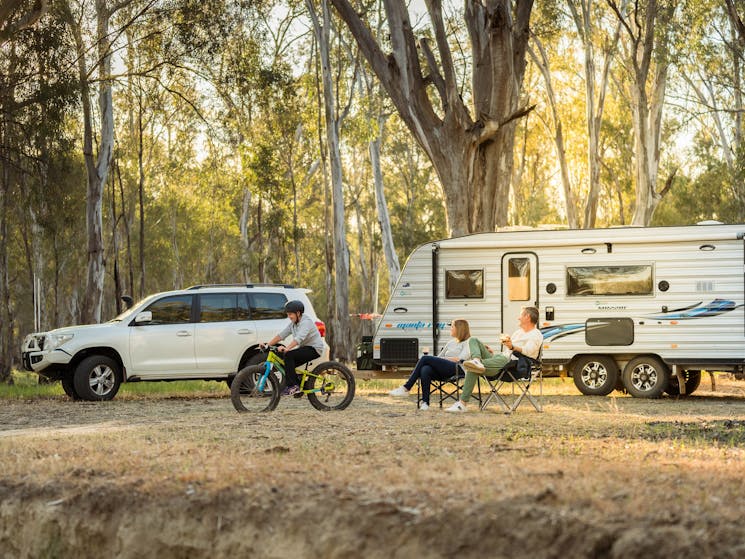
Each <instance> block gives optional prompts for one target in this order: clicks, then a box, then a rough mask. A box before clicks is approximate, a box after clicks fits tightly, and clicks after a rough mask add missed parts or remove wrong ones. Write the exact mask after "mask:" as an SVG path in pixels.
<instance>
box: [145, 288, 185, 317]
mask: <svg viewBox="0 0 745 559" xmlns="http://www.w3.org/2000/svg"><path fill="white" fill-rule="evenodd" d="M193 299H194V297H193V296H192V295H173V296H171V297H164V298H163V299H158V300H157V301H155V302H154V303H153V304H152V305H150V306H149V307H148V308H146V309H145V310H146V311H150V312H151V313H153V320H152V321H151V322H150V324H186V323H189V322H191V303H192V300H193Z"/></svg>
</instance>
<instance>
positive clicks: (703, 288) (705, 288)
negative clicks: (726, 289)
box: [696, 280, 714, 293]
mask: <svg viewBox="0 0 745 559" xmlns="http://www.w3.org/2000/svg"><path fill="white" fill-rule="evenodd" d="M696 291H698V292H700V293H711V292H712V291H714V282H713V281H711V280H707V281H697V282H696Z"/></svg>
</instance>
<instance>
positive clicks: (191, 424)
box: [0, 379, 745, 559]
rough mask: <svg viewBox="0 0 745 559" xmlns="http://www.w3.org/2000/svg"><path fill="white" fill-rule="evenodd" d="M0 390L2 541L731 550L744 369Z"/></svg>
mask: <svg viewBox="0 0 745 559" xmlns="http://www.w3.org/2000/svg"><path fill="white" fill-rule="evenodd" d="M393 386H395V384H391V385H390V386H389V387H386V386H381V385H380V384H378V385H373V387H371V386H370V385H369V384H365V383H364V382H362V383H360V384H359V386H358V393H357V396H356V397H355V400H354V402H353V403H352V405H351V406H350V407H349V408H348V409H347V410H345V411H343V412H328V413H324V412H319V411H316V410H315V409H313V408H312V407H311V406H310V405H309V404H308V402H307V401H305V399H301V400H294V399H292V398H283V399H282V401H281V402H280V404H279V407H278V408H277V410H276V411H274V412H272V413H269V414H259V415H247V414H238V413H236V412H235V411H234V409H233V408H232V406H231V403H230V400H229V398H228V396H227V391H226V392H225V394H224V395H220V396H204V397H201V396H197V397H189V398H183V397H169V396H152V397H142V396H131V395H130V396H128V395H126V394H121V395H120V396H118V397H117V399H116V400H114V401H112V402H102V403H82V402H72V401H70V400H67V399H65V398H64V397H62V396H60V397H58V398H57V397H55V398H45V399H41V398H39V399H28V400H23V401H9V400H3V401H0V558H3V559H5V558H23V557H29V558H42V557H72V556H75V557H81V558H86V557H91V558H93V557H96V558H100V557H111V556H114V557H126V558H129V557H132V558H134V557H137V558H139V557H159V558H161V559H170V558H187V557H188V558H195V557H196V558H201V557H205V558H206V557H324V558H326V557H329V558H335V557H340V558H341V557H373V558H377V557H380V558H386V559H391V558H399V557H401V558H403V557H406V558H409V557H424V558H428V557H432V558H436V557H454V556H461V557H531V558H535V557H537V558H541V557H572V558H574V557H588V558H590V557H592V558H605V557H608V558H616V557H618V558H621V557H645V558H648V557H676V558H686V557H691V558H693V557H695V558H696V559H698V558H701V557H733V558H735V557H742V556H743V555H744V554H745V537H744V536H743V528H742V526H741V525H740V524H741V522H742V510H743V508H742V507H743V503H745V475H743V471H742V469H743V466H744V465H745V464H744V458H745V382H744V381H735V380H730V381H727V380H724V381H722V380H721V379H720V380H719V382H718V389H717V391H716V392H711V390H710V389H709V388H710V387H709V386H708V379H704V380H703V382H702V388H701V389H700V390H699V392H697V393H696V394H695V395H693V396H692V397H689V398H685V399H680V400H676V399H672V398H662V399H660V400H654V401H651V400H638V399H634V398H630V397H628V396H624V395H620V394H617V395H616V396H614V397H602V398H601V397H586V396H581V395H579V393H578V392H577V391H576V389H574V387H573V385H572V383H571V381H566V380H563V381H562V380H560V379H551V380H549V381H547V382H546V384H545V386H544V396H543V398H542V402H543V405H544V412H543V413H537V412H536V411H535V410H533V409H532V408H531V407H530V406H529V405H525V404H524V405H523V407H521V408H520V409H519V410H518V412H517V413H515V414H514V415H512V416H505V415H504V414H501V413H499V412H498V408H496V407H494V408H492V409H491V410H487V411H484V412H475V411H474V412H469V413H467V414H463V415H451V414H446V413H444V412H442V411H440V410H435V409H433V410H430V411H428V412H420V411H417V410H416V406H415V398H413V397H412V398H410V399H408V400H396V399H392V398H389V397H388V396H387V395H386V391H387V389H389V388H392V387H393Z"/></svg>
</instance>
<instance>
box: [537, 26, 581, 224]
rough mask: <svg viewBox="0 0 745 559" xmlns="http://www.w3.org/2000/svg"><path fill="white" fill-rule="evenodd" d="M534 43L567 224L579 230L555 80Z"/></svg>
mask: <svg viewBox="0 0 745 559" xmlns="http://www.w3.org/2000/svg"><path fill="white" fill-rule="evenodd" d="M533 42H534V43H535V46H536V48H537V50H538V53H536V52H535V51H534V50H533V49H532V48H530V47H528V52H530V57H531V59H532V60H533V62H534V63H535V65H536V66H538V69H539V70H540V71H541V74H542V75H543V81H544V82H545V84H546V97H548V105H549V107H551V115H552V117H553V121H554V145H555V146H556V156H557V158H558V159H559V169H560V170H561V186H562V189H563V190H564V207H565V208H566V214H567V224H568V225H569V228H570V229H577V228H578V227H579V220H578V219H577V206H576V205H575V197H574V194H573V193H572V183H571V181H570V180H569V164H568V163H567V157H566V149H565V147H564V132H563V126H562V123H561V117H560V116H559V108H558V106H557V104H556V95H555V93H554V85H553V80H552V79H551V69H550V68H549V65H548V56H547V55H546V51H545V49H544V48H543V44H542V43H541V41H540V40H539V39H538V37H533Z"/></svg>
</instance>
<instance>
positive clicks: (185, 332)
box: [176, 330, 191, 338]
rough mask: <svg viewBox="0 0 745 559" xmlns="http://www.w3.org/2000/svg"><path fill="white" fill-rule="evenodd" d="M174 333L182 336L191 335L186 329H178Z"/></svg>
mask: <svg viewBox="0 0 745 559" xmlns="http://www.w3.org/2000/svg"><path fill="white" fill-rule="evenodd" d="M176 335H177V336H181V337H182V338H183V337H185V336H191V334H190V333H189V331H188V330H179V331H178V332H176Z"/></svg>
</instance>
